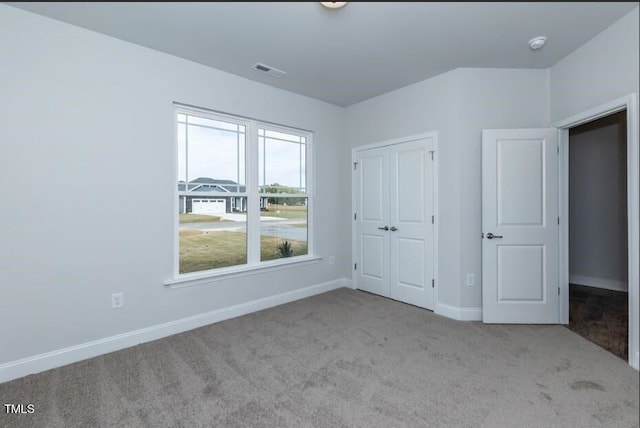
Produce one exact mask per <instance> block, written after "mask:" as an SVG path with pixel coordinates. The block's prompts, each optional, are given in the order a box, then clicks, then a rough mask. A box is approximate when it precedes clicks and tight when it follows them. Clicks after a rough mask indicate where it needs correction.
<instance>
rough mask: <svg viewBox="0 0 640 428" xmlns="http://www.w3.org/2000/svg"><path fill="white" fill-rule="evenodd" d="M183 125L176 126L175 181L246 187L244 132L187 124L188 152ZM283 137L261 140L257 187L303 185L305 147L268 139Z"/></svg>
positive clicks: (280, 135)
mask: <svg viewBox="0 0 640 428" xmlns="http://www.w3.org/2000/svg"><path fill="white" fill-rule="evenodd" d="M185 126H187V125H185V124H184V123H179V124H178V180H184V181H190V180H193V179H196V178H199V177H208V178H213V179H217V180H232V181H235V182H237V183H239V184H245V178H244V175H245V169H244V162H245V150H244V145H245V134H244V133H242V132H237V131H226V130H220V129H211V128H204V127H202V126H191V125H189V126H188V142H189V144H188V152H187V150H186V148H187V146H186V144H185V140H186V135H185ZM286 135H287V134H280V133H275V132H270V131H267V134H266V137H260V144H259V145H260V177H259V181H260V183H259V184H260V185H270V184H274V183H278V184H281V185H285V186H289V187H301V186H302V187H304V186H305V182H304V173H305V162H304V161H305V145H304V144H300V143H297V142H290V141H282V140H280V139H274V138H269V137H283V136H284V137H285V138H289V137H286ZM263 139H264V146H263V144H262V140H263ZM263 147H264V149H263ZM185 159H187V160H188V170H187V164H186V162H185ZM187 171H188V177H186V173H187ZM301 176H302V183H301Z"/></svg>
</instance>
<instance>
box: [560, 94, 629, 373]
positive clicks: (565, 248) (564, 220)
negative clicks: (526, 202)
mask: <svg viewBox="0 0 640 428" xmlns="http://www.w3.org/2000/svg"><path fill="white" fill-rule="evenodd" d="M637 106H638V103H637V95H636V93H635V92H634V93H631V94H629V95H627V96H624V97H622V98H618V99H616V100H613V101H610V102H608V103H605V104H602V105H600V106H598V107H595V108H593V109H590V110H587V111H584V112H582V113H578V114H576V115H574V116H571V117H568V118H566V119H564V120H561V121H559V122H557V123H555V124H554V127H556V128H558V132H559V135H558V144H559V156H558V170H559V173H560V174H559V186H560V188H559V197H560V201H559V202H560V228H559V233H560V253H559V256H560V278H559V279H560V282H559V285H560V308H559V311H560V322H561V323H562V324H568V323H569V221H568V219H569V129H570V128H573V127H576V126H578V125H582V124H584V123H587V122H591V121H594V120H596V119H599V118H601V117H604V116H608V115H610V114H612V113H617V112H619V111H622V110H625V109H626V111H627V219H628V220H627V222H628V224H627V233H628V251H627V256H628V266H629V273H628V276H629V285H628V287H629V288H628V298H629V305H628V307H629V326H628V330H629V355H628V362H629V364H630V365H631V366H632V367H634V368H635V369H636V370H638V369H639V367H638V360H639V352H638V333H639V332H640V330H639V326H638V311H639V307H638V306H639V302H638V298H639V296H640V291H639V274H640V272H639V264H640V236H639V234H638V232H639V222H640V201H639V198H640V194H639V193H638V191H639V188H640V186H639V181H638V178H639V168H640V166H639V159H638V108H637Z"/></svg>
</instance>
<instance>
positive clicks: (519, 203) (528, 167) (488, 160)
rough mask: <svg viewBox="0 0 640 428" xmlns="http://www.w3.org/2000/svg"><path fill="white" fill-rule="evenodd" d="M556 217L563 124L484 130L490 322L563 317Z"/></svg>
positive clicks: (485, 299) (485, 311)
mask: <svg viewBox="0 0 640 428" xmlns="http://www.w3.org/2000/svg"><path fill="white" fill-rule="evenodd" d="M557 222H558V163H557V131H556V130H555V129H511V130H485V131H483V138H482V231H483V240H482V317H483V321H484V322H486V323H538V324H555V323H558V322H559V300H558V285H559V282H558V245H559V240H558V224H557ZM489 233H491V234H493V235H496V237H495V238H493V239H489V238H488V234H489Z"/></svg>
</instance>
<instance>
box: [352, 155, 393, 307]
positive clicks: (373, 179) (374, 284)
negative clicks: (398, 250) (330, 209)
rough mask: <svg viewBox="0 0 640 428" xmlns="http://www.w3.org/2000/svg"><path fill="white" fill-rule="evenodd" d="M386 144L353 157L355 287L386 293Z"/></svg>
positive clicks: (387, 173)
mask: <svg viewBox="0 0 640 428" xmlns="http://www.w3.org/2000/svg"><path fill="white" fill-rule="evenodd" d="M387 151H388V150H387V148H386V147H385V148H381V149H372V150H364V151H362V152H359V153H358V155H357V158H356V170H355V174H356V175H355V177H354V179H355V180H358V181H357V185H356V187H355V189H356V200H357V203H358V206H357V208H356V213H355V216H356V224H355V226H356V234H355V236H356V238H355V239H356V241H357V242H356V247H357V252H358V256H357V257H356V258H355V259H356V264H355V266H354V268H355V271H356V282H357V288H359V289H360V290H364V291H368V292H370V293H375V294H380V295H382V296H387V297H388V296H389V264H388V261H389V209H388V208H389V168H388V164H389V160H388V157H387Z"/></svg>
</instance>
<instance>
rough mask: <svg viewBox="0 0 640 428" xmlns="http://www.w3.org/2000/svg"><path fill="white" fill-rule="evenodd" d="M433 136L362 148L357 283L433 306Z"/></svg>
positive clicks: (359, 157) (356, 192)
mask: <svg viewBox="0 0 640 428" xmlns="http://www.w3.org/2000/svg"><path fill="white" fill-rule="evenodd" d="M432 150H433V141H432V139H431V138H424V139H420V140H416V141H411V142H407V143H401V144H393V145H389V146H384V147H381V148H375V149H369V150H362V151H358V152H356V156H355V162H356V164H355V165H354V168H355V169H354V187H353V190H354V197H355V201H356V204H355V205H356V212H355V213H354V214H355V233H354V246H353V247H354V262H355V263H354V269H355V272H354V273H355V275H354V278H355V284H356V288H358V289H361V290H364V291H368V292H371V293H375V294H379V295H381V296H384V297H390V298H392V299H395V300H399V301H402V302H405V303H410V304H412V305H416V306H420V307H423V308H427V309H433V288H432V280H433V277H434V275H433V271H434V266H433V260H434V243H433V227H434V226H433V223H432V222H433V182H434V177H433V160H432V156H431V151H432Z"/></svg>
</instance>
